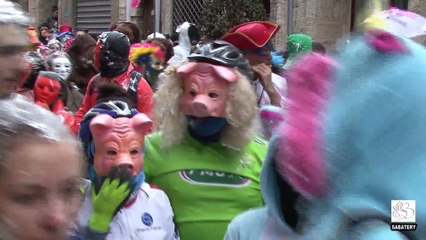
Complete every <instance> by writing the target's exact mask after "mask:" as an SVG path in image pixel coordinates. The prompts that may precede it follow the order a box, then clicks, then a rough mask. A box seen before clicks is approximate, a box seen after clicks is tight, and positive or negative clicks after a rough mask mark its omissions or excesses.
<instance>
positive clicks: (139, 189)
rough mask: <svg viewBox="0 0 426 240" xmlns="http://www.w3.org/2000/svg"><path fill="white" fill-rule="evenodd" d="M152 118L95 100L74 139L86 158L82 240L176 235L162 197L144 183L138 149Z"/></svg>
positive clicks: (118, 103)
mask: <svg viewBox="0 0 426 240" xmlns="http://www.w3.org/2000/svg"><path fill="white" fill-rule="evenodd" d="M151 126H152V121H151V120H150V119H149V118H148V117H147V116H146V115H145V114H142V113H138V112H137V110H135V109H132V108H129V106H128V105H127V103H125V102H124V101H118V100H113V101H107V102H100V103H98V104H96V105H95V106H94V107H93V108H92V109H91V110H90V111H89V112H88V113H87V114H86V115H85V117H84V118H83V120H82V122H81V128H80V131H79V137H80V139H81V140H82V142H83V144H84V146H85V149H86V153H87V158H88V161H89V168H88V171H89V178H90V180H91V182H90V183H87V184H86V186H85V187H84V202H83V205H82V209H81V211H80V216H79V219H78V221H79V230H78V231H79V233H80V235H81V237H82V239H117V240H119V239H165V240H171V239H179V236H178V234H177V232H176V231H175V226H174V223H173V216H174V214H173V211H172V208H171V206H170V202H169V199H168V197H167V195H166V194H165V193H164V192H163V191H161V190H159V189H155V188H152V187H151V186H150V185H149V184H147V183H145V181H144V178H145V175H144V172H143V170H142V169H143V166H144V159H143V152H142V147H143V144H144V137H145V135H146V134H147V133H148V132H149V131H150V130H151Z"/></svg>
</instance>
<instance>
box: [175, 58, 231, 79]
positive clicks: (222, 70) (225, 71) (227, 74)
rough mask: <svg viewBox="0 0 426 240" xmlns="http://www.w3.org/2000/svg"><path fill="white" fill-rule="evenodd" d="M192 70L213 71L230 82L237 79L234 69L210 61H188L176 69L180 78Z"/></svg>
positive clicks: (185, 76)
mask: <svg viewBox="0 0 426 240" xmlns="http://www.w3.org/2000/svg"><path fill="white" fill-rule="evenodd" d="M194 71H206V72H214V73H215V74H216V75H217V76H219V77H220V78H222V79H224V80H226V81H228V82H231V83H232V82H235V81H237V80H238V75H237V74H236V71H235V70H234V69H232V68H229V67H224V66H220V65H214V64H210V63H204V62H189V63H186V64H184V65H182V66H180V67H178V68H177V69H176V73H177V74H178V76H180V77H182V78H187V77H188V76H189V75H191V74H192V73H193V72H194Z"/></svg>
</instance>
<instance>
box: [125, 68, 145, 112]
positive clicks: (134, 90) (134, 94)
mask: <svg viewBox="0 0 426 240" xmlns="http://www.w3.org/2000/svg"><path fill="white" fill-rule="evenodd" d="M141 79H142V74H140V73H139V72H137V71H135V70H133V71H132V74H131V76H130V82H129V88H128V89H127V94H128V95H129V97H130V99H131V100H132V101H133V102H134V103H135V104H136V105H137V103H138V87H139V82H140V81H141Z"/></svg>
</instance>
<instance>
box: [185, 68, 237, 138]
mask: <svg viewBox="0 0 426 240" xmlns="http://www.w3.org/2000/svg"><path fill="white" fill-rule="evenodd" d="M177 74H178V76H179V77H181V78H182V79H183V88H184V92H183V94H182V97H181V100H180V109H181V111H182V112H183V113H184V114H185V115H186V116H187V118H188V123H189V126H190V129H191V130H192V131H191V132H192V133H195V135H196V137H197V138H198V137H201V138H205V137H211V136H215V135H216V136H219V135H218V134H220V132H221V130H222V129H223V128H224V127H225V126H226V125H227V121H226V105H227V102H228V99H229V89H230V87H231V86H232V84H234V83H235V82H236V81H237V79H238V75H237V74H236V73H235V71H234V70H233V69H232V68H228V67H224V66H219V65H213V64H209V63H204V62H189V63H187V64H185V65H183V66H181V67H179V68H178V69H177ZM193 136H194V135H193Z"/></svg>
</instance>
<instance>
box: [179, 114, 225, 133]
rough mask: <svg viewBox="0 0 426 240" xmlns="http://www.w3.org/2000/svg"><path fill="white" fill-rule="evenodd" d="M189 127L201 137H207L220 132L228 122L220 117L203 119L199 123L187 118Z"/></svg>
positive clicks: (189, 117)
mask: <svg viewBox="0 0 426 240" xmlns="http://www.w3.org/2000/svg"><path fill="white" fill-rule="evenodd" d="M187 119H188V123H189V127H190V128H191V129H192V130H193V131H194V132H195V133H196V134H197V135H199V136H201V137H209V136H212V135H215V134H217V133H219V132H220V131H222V130H223V129H224V128H225V127H226V125H227V124H228V122H227V121H226V118H221V117H205V118H203V120H201V121H196V120H194V118H193V117H191V116H187Z"/></svg>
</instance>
